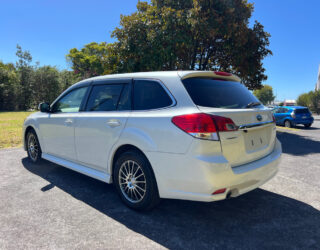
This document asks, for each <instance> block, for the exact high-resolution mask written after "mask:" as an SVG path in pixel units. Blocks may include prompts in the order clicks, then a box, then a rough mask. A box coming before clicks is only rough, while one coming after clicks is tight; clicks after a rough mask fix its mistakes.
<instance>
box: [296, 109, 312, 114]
mask: <svg viewBox="0 0 320 250" xmlns="http://www.w3.org/2000/svg"><path fill="white" fill-rule="evenodd" d="M294 112H295V113H296V114H308V113H310V112H309V109H307V108H306V109H296V110H295V111H294Z"/></svg>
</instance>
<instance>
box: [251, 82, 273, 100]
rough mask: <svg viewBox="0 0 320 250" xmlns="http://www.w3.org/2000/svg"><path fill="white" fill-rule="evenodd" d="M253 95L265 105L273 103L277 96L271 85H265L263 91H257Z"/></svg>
mask: <svg viewBox="0 0 320 250" xmlns="http://www.w3.org/2000/svg"><path fill="white" fill-rule="evenodd" d="M253 94H254V95H255V96H256V97H257V98H258V99H259V100H260V102H262V103H263V104H264V105H266V104H269V103H271V102H272V101H273V100H274V98H275V96H274V95H273V90H272V87H271V86H270V85H263V87H262V88H261V89H256V90H254V91H253Z"/></svg>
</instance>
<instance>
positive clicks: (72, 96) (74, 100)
mask: <svg viewBox="0 0 320 250" xmlns="http://www.w3.org/2000/svg"><path fill="white" fill-rule="evenodd" d="M87 88H88V87H83V88H78V89H75V90H72V91H71V92H69V93H68V94H67V95H65V96H64V97H62V98H61V99H60V100H58V101H57V102H56V103H55V104H54V105H53V107H52V112H62V113H66V112H79V109H80V106H81V102H82V100H83V97H84V95H85V93H86V91H87Z"/></svg>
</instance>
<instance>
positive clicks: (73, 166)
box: [42, 153, 111, 183]
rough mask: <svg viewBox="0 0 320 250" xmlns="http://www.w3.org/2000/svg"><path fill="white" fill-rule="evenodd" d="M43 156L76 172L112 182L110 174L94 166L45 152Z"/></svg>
mask: <svg viewBox="0 0 320 250" xmlns="http://www.w3.org/2000/svg"><path fill="white" fill-rule="evenodd" d="M42 158H43V159H46V160H48V161H51V162H53V163H56V164H58V165H61V166H64V167H66V168H69V169H71V170H74V171H76V172H79V173H81V174H84V175H87V176H90V177H92V178H94V179H97V180H100V181H103V182H106V183H110V180H111V178H110V175H109V174H106V173H103V172H100V171H98V170H95V169H92V168H89V167H86V166H83V165H80V164H77V163H74V162H71V161H67V160H64V159H61V158H59V157H56V156H53V155H49V154H45V153H42Z"/></svg>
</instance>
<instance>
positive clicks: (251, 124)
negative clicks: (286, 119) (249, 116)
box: [238, 121, 273, 129]
mask: <svg viewBox="0 0 320 250" xmlns="http://www.w3.org/2000/svg"><path fill="white" fill-rule="evenodd" d="M271 123H273V121H267V122H258V123H250V124H243V125H240V126H239V127H238V128H239V129H247V128H254V127H259V126H263V125H267V124H271Z"/></svg>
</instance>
